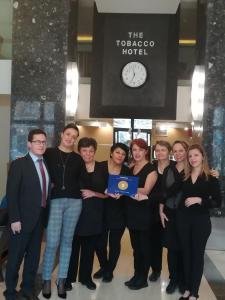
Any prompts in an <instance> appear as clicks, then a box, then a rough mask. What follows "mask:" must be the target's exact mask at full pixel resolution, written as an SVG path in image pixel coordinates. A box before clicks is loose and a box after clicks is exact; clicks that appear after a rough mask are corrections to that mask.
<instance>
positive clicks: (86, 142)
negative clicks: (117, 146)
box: [77, 137, 97, 152]
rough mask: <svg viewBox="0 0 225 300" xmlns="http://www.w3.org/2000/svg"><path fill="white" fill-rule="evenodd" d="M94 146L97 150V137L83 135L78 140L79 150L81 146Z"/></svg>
mask: <svg viewBox="0 0 225 300" xmlns="http://www.w3.org/2000/svg"><path fill="white" fill-rule="evenodd" d="M91 146H92V147H93V148H94V150H95V151H96V150H97V142H96V140H95V139H93V138H89V137H83V138H81V139H80V140H79V142H78V145H77V147H78V151H79V152H80V149H81V148H87V147H91Z"/></svg>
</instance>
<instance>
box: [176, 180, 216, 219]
mask: <svg viewBox="0 0 225 300" xmlns="http://www.w3.org/2000/svg"><path fill="white" fill-rule="evenodd" d="M182 190H183V197H182V201H181V203H180V205H179V210H180V211H182V212H185V213H187V214H191V215H199V214H208V213H209V208H215V207H219V206H220V205H221V195H220V186H219V181H218V179H217V178H215V177H212V176H211V175H209V176H208V180H207V179H206V177H205V176H204V175H203V176H199V177H198V178H197V180H196V182H195V183H192V180H191V177H189V178H188V179H187V180H185V181H184V182H183V186H182ZM188 197H200V198H201V199H202V203H201V204H194V205H191V206H190V207H186V206H185V199H186V198H188Z"/></svg>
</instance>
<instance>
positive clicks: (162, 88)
mask: <svg viewBox="0 0 225 300" xmlns="http://www.w3.org/2000/svg"><path fill="white" fill-rule="evenodd" d="M177 54H178V17H177V14H176V15H167V14H164V15H156V14H152V15H150V14H142V15H140V14H98V13H97V11H96V10H95V20H94V42H93V69H92V82H91V106H90V116H91V117H103V118H104V117H112V118H148V119H175V118H176V98H177Z"/></svg>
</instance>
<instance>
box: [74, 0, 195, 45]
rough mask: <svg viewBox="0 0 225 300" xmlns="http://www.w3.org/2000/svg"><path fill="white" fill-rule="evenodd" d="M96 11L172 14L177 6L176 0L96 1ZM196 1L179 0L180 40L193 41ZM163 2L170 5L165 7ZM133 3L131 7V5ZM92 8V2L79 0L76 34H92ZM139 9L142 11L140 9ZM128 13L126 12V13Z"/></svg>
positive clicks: (92, 0) (91, 0)
mask: <svg viewBox="0 0 225 300" xmlns="http://www.w3.org/2000/svg"><path fill="white" fill-rule="evenodd" d="M96 1H97V6H98V9H99V10H101V11H107V12H110V11H116V12H117V13H124V12H125V11H126V9H128V4H129V11H130V12H132V13H142V12H143V11H145V12H146V11H147V12H149V13H150V11H154V12H159V11H160V9H161V11H163V10H164V12H165V11H166V10H167V11H169V12H170V13H172V12H173V11H174V9H175V7H176V6H177V3H178V2H179V1H178V0H166V1H165V0H139V1H136V0H96ZM197 1H198V0H181V12H180V39H190V40H191V39H195V38H196V24H197ZM165 2H166V3H167V4H168V3H170V7H171V9H170V7H169V6H168V5H166V6H165ZM132 3H133V5H131V4H132ZM163 4H164V5H163ZM93 7H94V0H79V10H78V34H79V35H87V36H92V32H93ZM140 7H141V8H142V7H143V9H140ZM127 12H128V11H127Z"/></svg>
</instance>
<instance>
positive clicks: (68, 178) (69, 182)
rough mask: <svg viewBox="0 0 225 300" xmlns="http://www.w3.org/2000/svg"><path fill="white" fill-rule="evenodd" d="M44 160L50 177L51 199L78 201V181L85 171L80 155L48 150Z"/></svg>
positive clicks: (79, 194) (54, 149)
mask: <svg viewBox="0 0 225 300" xmlns="http://www.w3.org/2000/svg"><path fill="white" fill-rule="evenodd" d="M44 158H45V161H46V163H47V166H48V169H49V173H50V177H51V184H52V191H51V199H55V198H64V197H65V198H74V199H80V198H81V193H80V183H79V180H80V176H81V174H82V172H84V171H85V164H84V161H83V160H82V158H81V157H80V155H78V154H77V153H75V152H70V153H66V152H63V151H61V150H59V149H58V148H48V149H47V150H46V152H45V154H44ZM63 177H64V180H63ZM63 181H64V182H63ZM63 186H64V187H65V189H64V187H63Z"/></svg>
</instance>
